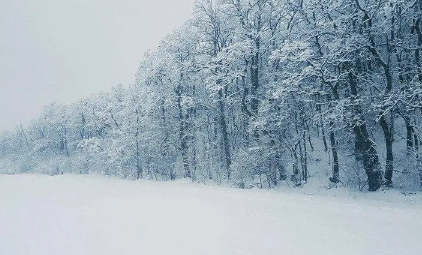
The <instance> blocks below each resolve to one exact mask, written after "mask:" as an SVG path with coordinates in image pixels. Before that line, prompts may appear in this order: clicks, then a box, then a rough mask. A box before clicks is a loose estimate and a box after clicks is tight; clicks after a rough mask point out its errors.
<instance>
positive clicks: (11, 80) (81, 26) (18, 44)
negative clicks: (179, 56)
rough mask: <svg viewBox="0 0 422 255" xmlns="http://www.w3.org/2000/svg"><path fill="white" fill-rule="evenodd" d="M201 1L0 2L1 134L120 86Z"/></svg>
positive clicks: (87, 0) (126, 81) (128, 81)
mask: <svg viewBox="0 0 422 255" xmlns="http://www.w3.org/2000/svg"><path fill="white" fill-rule="evenodd" d="M193 2H194V0H0V131H2V130H5V129H11V128H14V127H15V125H17V124H19V122H21V121H22V122H23V123H24V124H25V123H27V122H28V120H30V119H32V118H35V117H36V116H38V115H39V114H40V112H41V110H42V107H43V106H44V105H45V104H48V103H50V102H52V101H58V102H62V103H69V102H74V101H77V100H78V99H80V98H84V97H87V96H89V95H91V94H92V93H97V92H99V91H101V90H108V89H109V88H110V87H111V86H112V85H115V84H119V83H122V84H130V83H132V82H133V80H134V74H135V72H136V69H137V67H138V63H139V60H140V58H141V56H142V54H143V52H145V51H146V50H148V49H154V48H155V47H156V46H157V44H158V43H159V41H160V39H162V38H163V37H164V36H165V35H166V34H167V33H169V32H171V31H172V30H173V29H174V28H175V27H177V26H179V25H181V24H182V23H183V22H184V21H185V20H187V19H188V18H189V17H190V16H191V13H192V8H193Z"/></svg>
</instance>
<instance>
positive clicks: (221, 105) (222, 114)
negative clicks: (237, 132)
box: [218, 89, 232, 179]
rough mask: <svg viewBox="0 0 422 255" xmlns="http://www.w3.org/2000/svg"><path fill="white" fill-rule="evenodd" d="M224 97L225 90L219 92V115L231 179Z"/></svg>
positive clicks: (226, 161)
mask: <svg viewBox="0 0 422 255" xmlns="http://www.w3.org/2000/svg"><path fill="white" fill-rule="evenodd" d="M223 100H224V95H223V89H219V90H218V107H219V115H220V127H221V133H222V136H223V147H224V156H225V168H226V172H227V178H228V179H230V177H231V169H230V166H231V163H232V162H231V153H230V143H229V135H228V132H227V123H226V114H225V110H224V101H223Z"/></svg>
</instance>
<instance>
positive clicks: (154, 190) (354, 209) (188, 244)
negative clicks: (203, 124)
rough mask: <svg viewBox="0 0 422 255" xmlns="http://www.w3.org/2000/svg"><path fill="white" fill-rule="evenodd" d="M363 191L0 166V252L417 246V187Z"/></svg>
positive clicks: (346, 250) (47, 254) (367, 250)
mask: <svg viewBox="0 0 422 255" xmlns="http://www.w3.org/2000/svg"><path fill="white" fill-rule="evenodd" d="M363 194H366V195H362V196H361V197H353V196H351V195H350V194H349V195H343V196H340V197H334V196H326V195H324V196H322V195H316V194H314V195H304V194H298V192H281V191H262V190H236V189H226V188H219V187H207V186H203V185H198V184H190V183H187V182H176V183H149V182H146V181H141V182H134V181H126V180H116V179H108V178H104V177H98V176H56V177H50V176H36V175H20V176H4V175H3V176H1V175H0V254H4V255H15V254H16V255H58V254H60V255H66V254H69V255H97V254H98V255H99V254H101V255H107V254H128V255H130V254H137V255H139V254H145V255H149V254H165V255H171V254H183V255H187V254H212V255H218V254H230V255H236V254H239V255H240V254H253V255H260V254H264V255H272V254H289V255H290V254H307V255H318V254H324V255H327V254H336V255H338V254H353V255H359V254H371V255H376V254H382V255H387V254H400V255H406V254H409V255H410V254H412V255H415V254H422V205H421V204H422V200H421V196H420V195H418V194H417V195H413V198H412V199H411V200H409V197H410V196H411V195H408V196H406V197H405V196H404V195H401V194H399V193H397V194H396V193H394V195H393V196H389V195H388V194H387V193H383V192H378V193H377V194H376V195H371V194H368V193H363ZM391 194H393V193H391ZM371 196H373V197H371ZM373 199H377V201H378V202H376V203H373ZM400 199H402V200H401V201H396V200H400ZM380 200H381V201H380ZM392 200H393V201H392Z"/></svg>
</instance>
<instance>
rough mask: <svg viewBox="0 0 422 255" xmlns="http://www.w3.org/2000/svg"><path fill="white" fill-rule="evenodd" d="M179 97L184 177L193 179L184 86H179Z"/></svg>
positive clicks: (177, 89)
mask: <svg viewBox="0 0 422 255" xmlns="http://www.w3.org/2000/svg"><path fill="white" fill-rule="evenodd" d="M176 96H177V109H178V112H179V141H180V150H181V153H182V162H183V169H184V177H185V178H191V177H192V175H191V171H190V166H189V155H188V141H187V136H186V132H187V122H186V119H185V118H184V114H183V108H182V86H181V85H180V84H179V85H178V86H177V88H176Z"/></svg>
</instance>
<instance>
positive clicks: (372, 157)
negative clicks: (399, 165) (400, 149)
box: [349, 72, 382, 191]
mask: <svg viewBox="0 0 422 255" xmlns="http://www.w3.org/2000/svg"><path fill="white" fill-rule="evenodd" d="M349 86H350V91H351V94H352V97H353V98H352V101H354V103H355V105H354V112H355V115H356V116H358V117H359V119H357V120H356V121H355V122H354V123H353V132H354V134H355V153H356V159H357V160H358V161H362V164H363V167H364V169H365V173H366V175H367V176H368V186H369V191H376V190H378V189H379V188H380V187H381V185H382V171H381V165H380V162H379V157H378V153H377V151H376V149H375V144H374V142H373V141H372V140H371V139H370V137H369V133H368V130H367V127H366V122H365V120H364V119H363V116H362V109H361V107H360V105H359V103H357V102H356V99H357V97H358V92H357V87H356V77H355V75H354V74H353V73H352V72H349Z"/></svg>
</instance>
